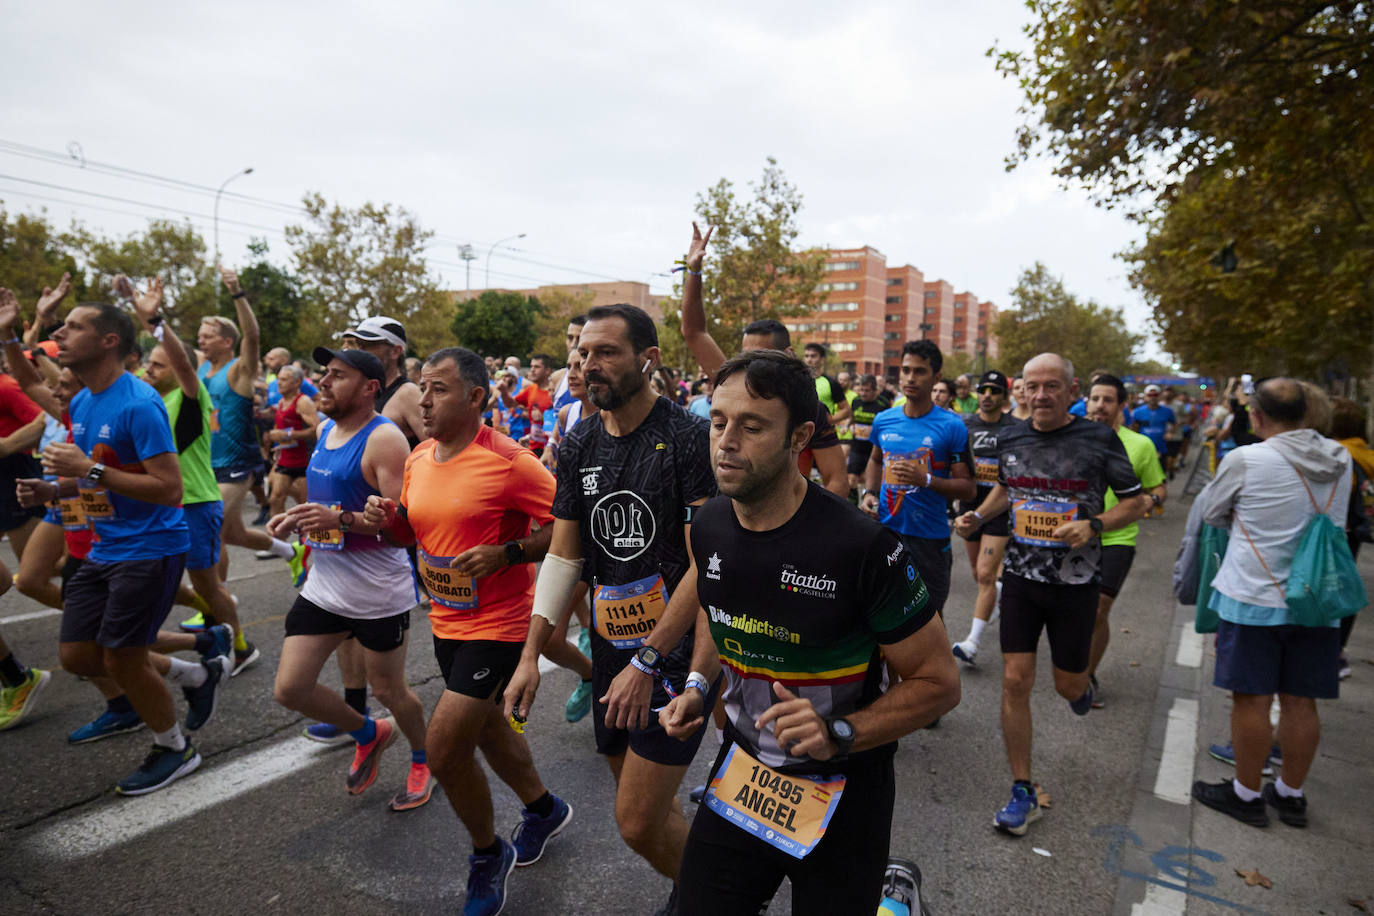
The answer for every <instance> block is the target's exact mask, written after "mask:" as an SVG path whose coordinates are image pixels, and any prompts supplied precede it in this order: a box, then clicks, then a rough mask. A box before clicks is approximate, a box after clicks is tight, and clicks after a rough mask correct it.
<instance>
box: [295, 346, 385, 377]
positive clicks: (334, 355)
mask: <svg viewBox="0 0 1374 916" xmlns="http://www.w3.org/2000/svg"><path fill="white" fill-rule="evenodd" d="M310 355H311V356H312V357H314V359H315V362H317V363H319V364H320V365H321V366H327V365H329V361H330V360H333V359H340V360H343V361H344V362H346V363H348V364H349V365H350V366H352V367H353V368H354V369H357V370H358V371H359V372H361V373H362V374H363V377H364V378H371V379H376V380H377V382H378V383H379V384H382V385H385V384H386V370H385V369H383V368H382V361H381V360H380V359H378V358H377V357H375V356H373V355H372V354H371V353H369V352H367V351H366V350H331V349H329V348H328V347H316V348H315V352H314V353H312V354H310Z"/></svg>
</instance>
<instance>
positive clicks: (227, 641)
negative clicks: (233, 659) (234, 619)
mask: <svg viewBox="0 0 1374 916" xmlns="http://www.w3.org/2000/svg"><path fill="white" fill-rule="evenodd" d="M205 632H206V633H207V634H209V636H210V648H208V649H206V650H205V651H204V652H202V653H201V655H200V660H201V661H203V662H208V661H209V660H210V659H212V658H214V657H215V656H217V655H230V654H232V653H233V651H234V628H233V627H231V626H229V624H227V623H217V624H215V625H214V626H213V627H210V628H209V629H208V630H206V631H205Z"/></svg>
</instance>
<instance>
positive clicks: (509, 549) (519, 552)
mask: <svg viewBox="0 0 1374 916" xmlns="http://www.w3.org/2000/svg"><path fill="white" fill-rule="evenodd" d="M523 562H525V545H524V544H521V543H520V542H519V541H506V565H507V566H514V565H515V564H516V563H523Z"/></svg>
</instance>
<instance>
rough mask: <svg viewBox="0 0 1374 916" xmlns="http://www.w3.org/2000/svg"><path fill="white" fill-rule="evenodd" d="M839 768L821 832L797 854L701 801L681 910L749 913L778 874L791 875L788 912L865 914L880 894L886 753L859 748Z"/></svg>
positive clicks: (889, 788)
mask: <svg viewBox="0 0 1374 916" xmlns="http://www.w3.org/2000/svg"><path fill="white" fill-rule="evenodd" d="M729 746H730V742H728V741H727V742H726V743H725V745H724V746H723V747H722V748H721V750H720V754H718V755H717V757H716V762H715V763H714V764H713V765H712V767H711V776H712V777H714V775H715V772H716V770H717V769H718V768H719V767H720V765H721V762H722V761H723V760H724V757H725V751H726V749H727V748H728V747H729ZM846 776H847V778H846V780H845V786H844V794H843V795H841V796H840V801H839V803H838V804H837V805H836V806H835V813H834V814H833V815H832V816H831V819H830V823H829V825H828V826H827V827H826V830H825V836H824V837H822V838H821V841H820V842H819V843H817V844H816V847H815V848H814V849H812V850H811V852H810V854H808V855H807V856H806V858H804V859H796V858H793V857H792V856H790V855H788V854H787V853H785V852H783V851H782V850H780V849H775V848H774V847H772V846H770V845H768V844H767V843H766V842H764V841H763V840H761V839H759V838H758V837H755V836H753V835H751V834H749V833H746V832H745V831H744V830H743V829H742V828H740V827H736V826H735V825H734V824H732V823H730V822H729V821H727V820H726V819H725V818H723V817H721V816H720V815H719V814H716V813H715V812H714V811H712V810H711V809H710V808H708V807H707V806H706V805H704V804H703V805H701V806H700V807H699V808H698V809H697V814H696V817H695V818H693V820H692V829H691V832H690V833H689V834H688V835H687V847H686V849H685V850H684V851H683V855H682V870H681V873H680V874H679V875H678V889H679V891H678V892H679V894H680V895H681V897H680V902H679V908H680V910H681V912H683V913H710V914H712V916H734V914H739V916H746V914H748V916H753V914H755V913H758V912H759V911H760V909H761V907H762V905H763V904H764V903H765V902H767V901H768V900H770V899H771V898H772V897H773V895H774V893H775V892H776V891H777V889H778V886H779V885H780V884H781V883H782V879H783V878H784V877H786V878H788V879H790V880H791V882H792V912H793V913H794V914H811V913H815V914H818V916H819V914H823V916H832V914H851V913H852V914H854V916H872V913H873V911H874V910H876V909H877V907H878V903H879V900H880V899H881V897H882V886H883V872H884V871H885V870H886V868H887V851H888V842H889V839H890V834H891V832H892V807H893V804H894V801H895V796H896V781H895V778H894V776H893V767H892V754H891V753H887V752H877V753H873V754H868V755H865V757H864V758H860V760H857V761H853V762H851V763H850V765H849V766H848V767H847V768H846ZM709 779H710V778H709V777H708V784H709Z"/></svg>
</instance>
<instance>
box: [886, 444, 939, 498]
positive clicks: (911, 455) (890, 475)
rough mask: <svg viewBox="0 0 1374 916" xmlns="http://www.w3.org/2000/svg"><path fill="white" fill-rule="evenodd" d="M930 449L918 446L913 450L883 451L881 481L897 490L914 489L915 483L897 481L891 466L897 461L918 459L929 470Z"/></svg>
mask: <svg viewBox="0 0 1374 916" xmlns="http://www.w3.org/2000/svg"><path fill="white" fill-rule="evenodd" d="M930 458H931V451H930V449H928V448H918V449H917V450H916V451H914V452H883V483H885V484H887V485H888V486H889V487H892V488H894V489H897V490H914V489H916V485H915V484H910V483H898V481H897V474H896V470H895V468H894V467H893V465H895V464H896V463H897V462H899V461H920V462H923V463H924V464H925V466H926V470H927V471H929V470H930Z"/></svg>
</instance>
